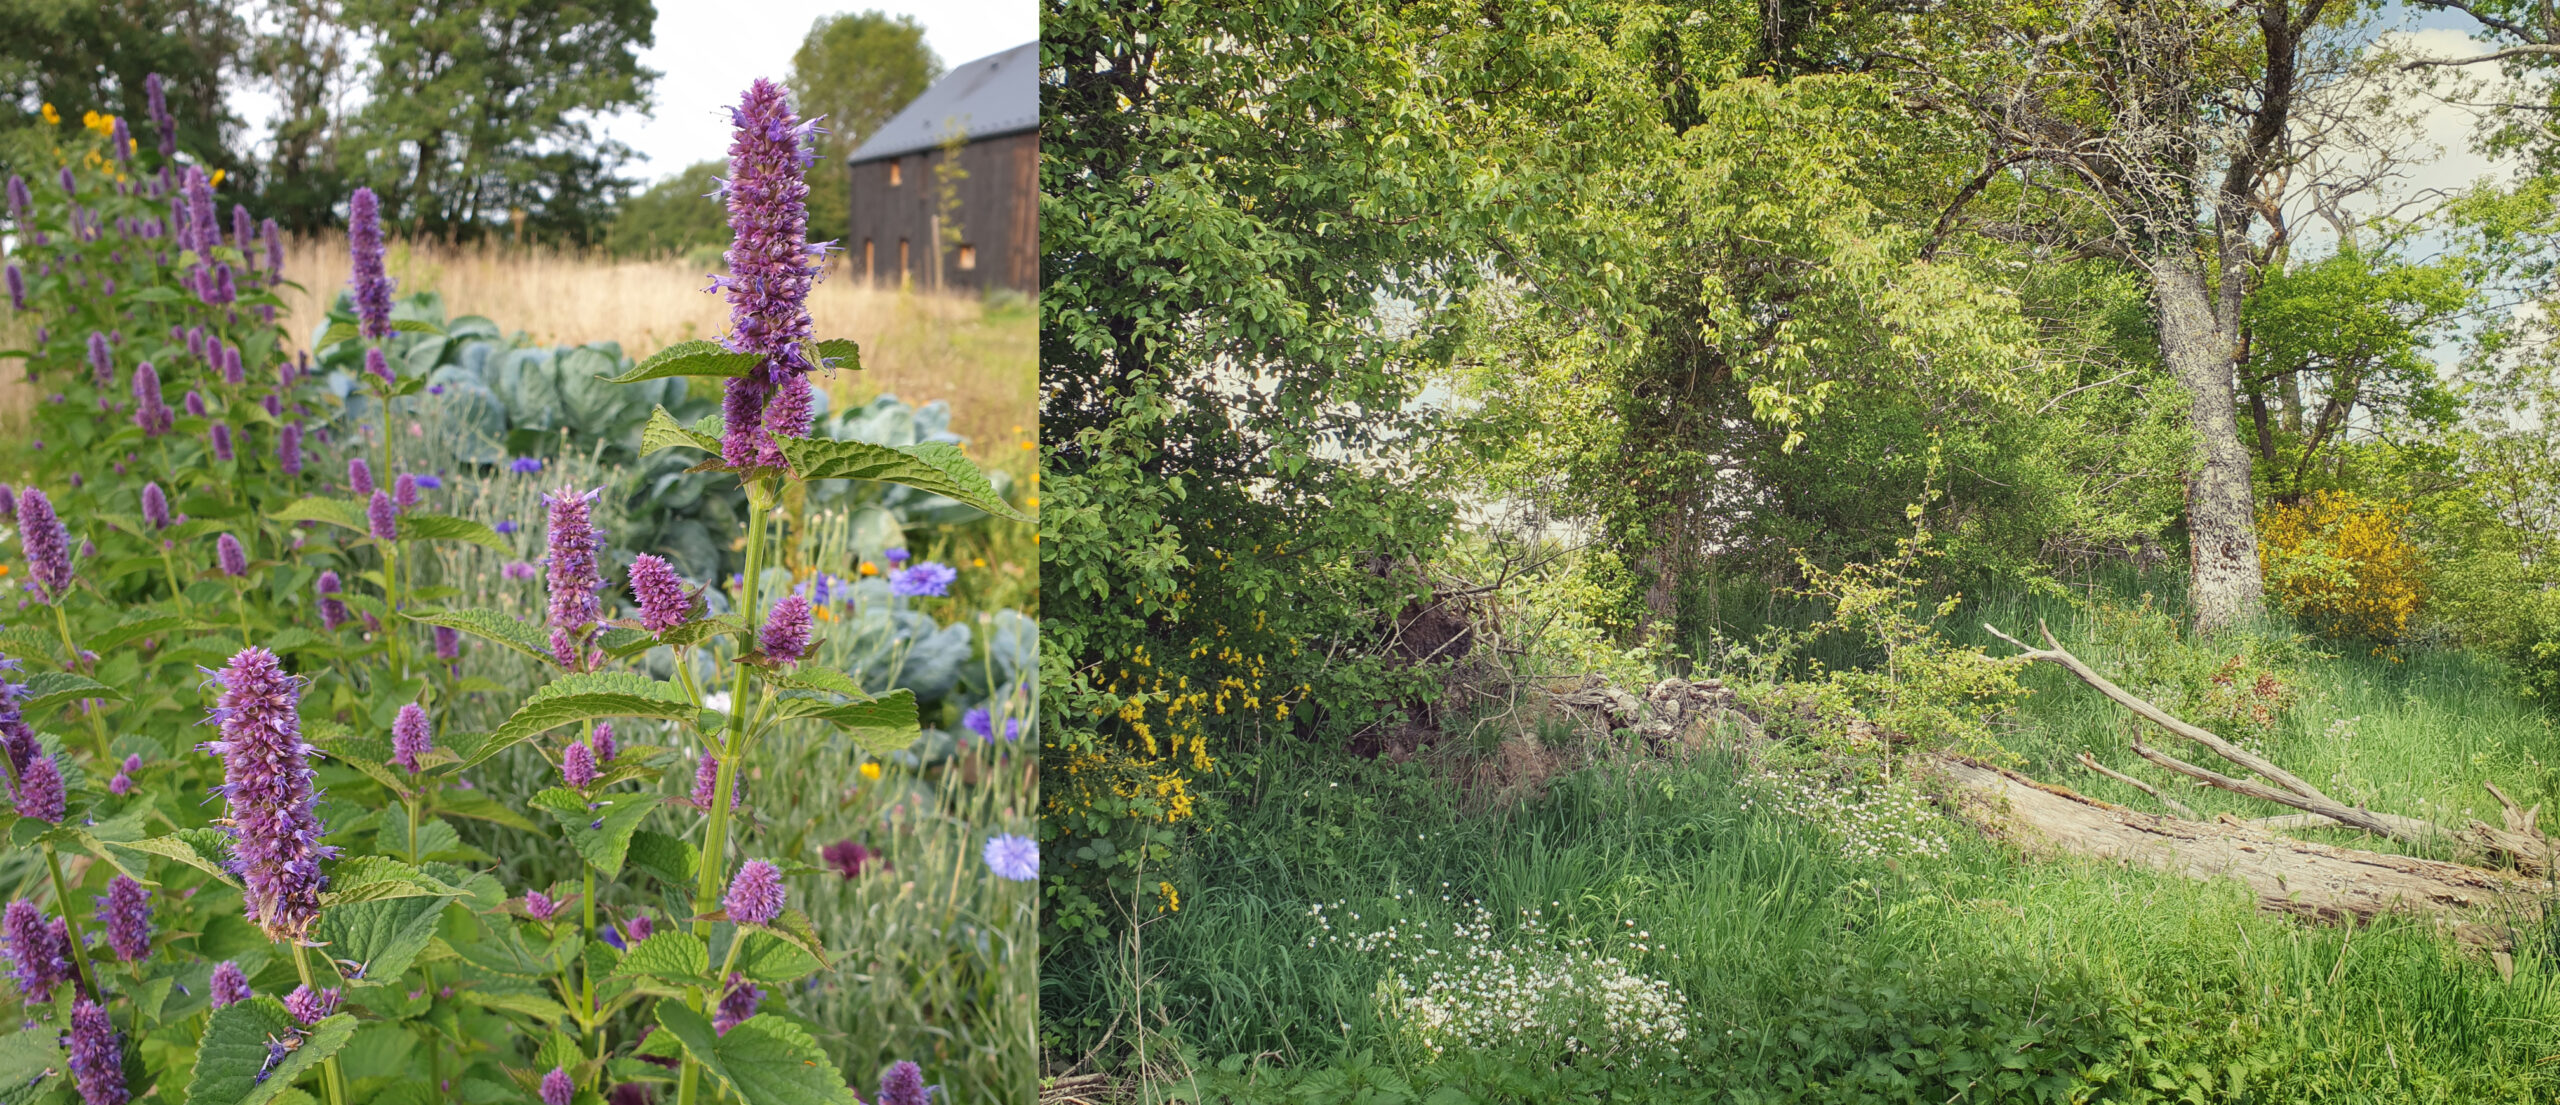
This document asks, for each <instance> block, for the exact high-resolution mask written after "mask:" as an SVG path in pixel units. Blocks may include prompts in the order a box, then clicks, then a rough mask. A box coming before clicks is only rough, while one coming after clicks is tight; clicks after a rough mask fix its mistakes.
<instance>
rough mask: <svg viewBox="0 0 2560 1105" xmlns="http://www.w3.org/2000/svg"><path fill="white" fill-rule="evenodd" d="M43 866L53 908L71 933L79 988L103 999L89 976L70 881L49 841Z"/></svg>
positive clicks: (92, 996) (91, 996) (95, 983)
mask: <svg viewBox="0 0 2560 1105" xmlns="http://www.w3.org/2000/svg"><path fill="white" fill-rule="evenodd" d="M44 866H45V870H46V871H47V872H48V873H50V874H51V875H52V876H53V905H54V908H56V909H59V910H61V911H62V924H63V927H64V928H65V929H67V930H68V931H69V933H70V935H71V966H72V967H73V968H75V969H76V970H78V971H79V972H80V989H81V990H82V991H84V992H86V993H87V994H88V995H89V998H90V1000H92V1001H105V1000H106V995H105V994H101V993H99V992H98V980H97V979H94V978H91V977H89V945H87V944H86V943H83V942H82V941H81V939H80V918H79V917H78V916H77V915H75V914H74V913H73V912H72V910H71V882H70V880H68V879H65V878H63V877H62V857H61V856H59V855H56V854H55V853H54V850H53V845H52V844H50V843H48V844H46V845H45V846H44Z"/></svg>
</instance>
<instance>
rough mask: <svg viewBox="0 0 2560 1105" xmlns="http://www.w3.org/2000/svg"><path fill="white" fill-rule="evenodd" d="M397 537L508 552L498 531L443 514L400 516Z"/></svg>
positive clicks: (465, 519) (484, 525) (478, 523)
mask: <svg viewBox="0 0 2560 1105" xmlns="http://www.w3.org/2000/svg"><path fill="white" fill-rule="evenodd" d="M400 537H401V539H402V540H406V541H464V542H468V543H470V544H474V545H478V546H480V547H481V548H484V549H487V550H489V551H490V552H494V553H499V554H504V553H506V552H507V551H508V549H507V543H506V542H505V541H502V540H499V538H498V531H496V530H493V529H490V528H489V526H488V524H487V523H485V522H474V521H472V520H471V519H469V518H455V517H451V516H449V515H444V514H403V515H401V516H400Z"/></svg>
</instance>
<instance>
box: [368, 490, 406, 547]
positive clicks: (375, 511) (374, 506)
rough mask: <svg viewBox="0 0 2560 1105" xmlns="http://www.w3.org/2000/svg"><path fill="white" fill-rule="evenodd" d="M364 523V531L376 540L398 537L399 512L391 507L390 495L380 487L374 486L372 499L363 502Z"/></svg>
mask: <svg viewBox="0 0 2560 1105" xmlns="http://www.w3.org/2000/svg"><path fill="white" fill-rule="evenodd" d="M364 523H365V527H366V531H367V532H369V533H371V534H372V535H373V539H374V540H376V541H397V540H399V539H400V515H399V512H398V511H396V510H394V509H393V508H392V506H391V496H389V495H387V494H384V493H383V491H382V489H381V488H378V487H377V488H375V489H374V491H373V501H372V502H370V503H367V504H365V508H364Z"/></svg>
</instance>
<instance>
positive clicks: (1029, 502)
mask: <svg viewBox="0 0 2560 1105" xmlns="http://www.w3.org/2000/svg"><path fill="white" fill-rule="evenodd" d="M1022 508H1023V509H1024V510H1038V509H1040V497H1039V496H1037V495H1034V496H1032V497H1030V498H1028V499H1024V500H1022Z"/></svg>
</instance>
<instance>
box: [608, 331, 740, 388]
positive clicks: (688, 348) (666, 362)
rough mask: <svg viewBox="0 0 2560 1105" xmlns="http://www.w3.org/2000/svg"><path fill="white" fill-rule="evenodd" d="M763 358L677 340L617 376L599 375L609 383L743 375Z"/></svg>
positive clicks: (708, 343) (717, 345) (715, 345)
mask: <svg viewBox="0 0 2560 1105" xmlns="http://www.w3.org/2000/svg"><path fill="white" fill-rule="evenodd" d="M763 359H764V355H763V354H761V353H732V352H730V351H729V350H728V348H727V347H725V346H723V345H721V344H720V343H719V342H716V341H688V342H678V343H676V344H674V345H670V346H668V347H666V348H665V349H661V350H659V351H658V352H657V353H656V354H654V355H652V356H651V357H650V358H649V359H648V360H645V361H642V362H640V363H639V364H637V365H634V366H633V367H632V369H631V371H629V372H625V373H623V374H622V375H620V376H613V377H599V378H600V379H603V380H604V382H606V383H608V384H636V383H639V382H640V381H642V380H656V379H660V378H663V377H667V376H744V375H746V374H747V370H748V369H751V368H754V367H755V366H756V362H758V361H761V360H763Z"/></svg>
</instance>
